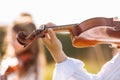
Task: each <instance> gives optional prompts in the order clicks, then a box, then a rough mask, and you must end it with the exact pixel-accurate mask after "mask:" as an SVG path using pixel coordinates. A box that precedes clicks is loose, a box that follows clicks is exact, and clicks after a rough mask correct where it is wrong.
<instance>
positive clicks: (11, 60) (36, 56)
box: [1, 13, 43, 80]
mask: <svg viewBox="0 0 120 80" xmlns="http://www.w3.org/2000/svg"><path fill="white" fill-rule="evenodd" d="M34 29H36V26H35V24H34V23H33V20H32V16H31V15H30V14H28V13H22V14H21V15H20V16H19V17H18V18H17V19H16V20H15V21H14V22H13V23H12V24H11V25H10V26H9V27H8V39H9V40H10V44H9V45H8V50H7V51H6V54H5V55H4V57H3V60H2V62H1V74H2V75H4V74H5V75H6V77H7V80H42V65H41V58H40V57H41V56H40V55H41V52H42V51H43V50H42V47H41V46H39V43H38V40H36V41H34V42H33V43H32V46H29V47H27V48H23V46H21V45H20V44H19V43H18V42H17V40H16V34H17V33H18V32H19V31H25V32H27V33H30V32H32V31H33V30H34ZM40 48H41V50H40ZM42 57H43V56H42ZM9 66H10V67H9ZM12 68H14V69H12ZM7 70H9V71H7Z"/></svg>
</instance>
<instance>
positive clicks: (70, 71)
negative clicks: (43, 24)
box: [42, 24, 120, 80]
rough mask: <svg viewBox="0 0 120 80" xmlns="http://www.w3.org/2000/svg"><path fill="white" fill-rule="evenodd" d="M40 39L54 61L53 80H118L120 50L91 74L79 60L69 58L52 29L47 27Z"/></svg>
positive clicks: (119, 79)
mask: <svg viewBox="0 0 120 80" xmlns="http://www.w3.org/2000/svg"><path fill="white" fill-rule="evenodd" d="M47 25H48V26H51V25H52V24H47ZM42 40H43V43H44V44H45V46H46V47H47V48H48V50H49V51H50V53H51V55H52V56H53V58H54V60H55V62H56V66H55V70H54V75H53V80H120V52H118V54H117V55H115V56H114V57H113V59H111V60H110V61H108V62H107V63H106V64H105V65H103V67H102V69H101V71H100V72H99V73H98V74H91V73H88V72H87V71H86V69H85V68H84V63H83V62H82V61H81V60H77V59H74V58H70V57H68V56H67V55H66V54H65V53H64V51H63V49H62V44H61V42H60V40H59V39H58V38H57V37H56V35H55V33H54V31H53V30H52V29H48V33H46V34H45V37H44V38H42Z"/></svg>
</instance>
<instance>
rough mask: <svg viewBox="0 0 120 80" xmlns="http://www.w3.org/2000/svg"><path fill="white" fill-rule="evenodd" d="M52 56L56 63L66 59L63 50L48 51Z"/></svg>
mask: <svg viewBox="0 0 120 80" xmlns="http://www.w3.org/2000/svg"><path fill="white" fill-rule="evenodd" d="M50 53H51V55H52V57H53V58H54V60H55V62H56V63H60V62H63V61H65V60H66V59H67V56H66V54H65V53H64V51H63V50H61V51H59V52H52V51H50Z"/></svg>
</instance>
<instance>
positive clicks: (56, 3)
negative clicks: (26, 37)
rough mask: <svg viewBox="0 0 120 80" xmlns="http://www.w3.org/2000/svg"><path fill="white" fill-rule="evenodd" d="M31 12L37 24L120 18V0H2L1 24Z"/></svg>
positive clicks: (0, 8)
mask: <svg viewBox="0 0 120 80" xmlns="http://www.w3.org/2000/svg"><path fill="white" fill-rule="evenodd" d="M22 12H29V13H30V14H31V15H32V16H33V19H34V21H35V23H36V25H38V26H39V25H41V24H45V23H47V22H53V23H55V24H58V25H59V24H60V25H63V24H72V23H80V22H82V21H84V20H86V19H88V18H92V17H116V16H118V18H120V3H119V0H0V24H9V23H11V22H12V21H13V20H14V19H15V18H16V17H17V16H18V15H19V14H20V13H22Z"/></svg>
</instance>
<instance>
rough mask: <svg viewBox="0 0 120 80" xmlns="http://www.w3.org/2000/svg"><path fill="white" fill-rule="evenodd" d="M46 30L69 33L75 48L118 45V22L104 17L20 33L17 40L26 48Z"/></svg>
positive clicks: (119, 35) (42, 35)
mask: <svg viewBox="0 0 120 80" xmlns="http://www.w3.org/2000/svg"><path fill="white" fill-rule="evenodd" d="M47 28H53V30H54V31H60V32H65V31H67V32H70V37H71V41H72V44H73V46H74V47H77V48H82V47H91V46H95V45H97V44H120V21H116V20H114V18H105V17H95V18H90V19H87V20H85V21H83V22H81V23H78V24H71V25H61V26H51V27H46V26H42V29H38V30H34V31H33V32H31V34H26V33H25V32H22V31H21V32H20V33H18V35H17V40H18V42H19V43H20V44H22V45H24V46H27V45H29V44H30V43H32V42H33V41H34V40H36V39H37V38H39V37H44V34H45V33H46V32H47Z"/></svg>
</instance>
